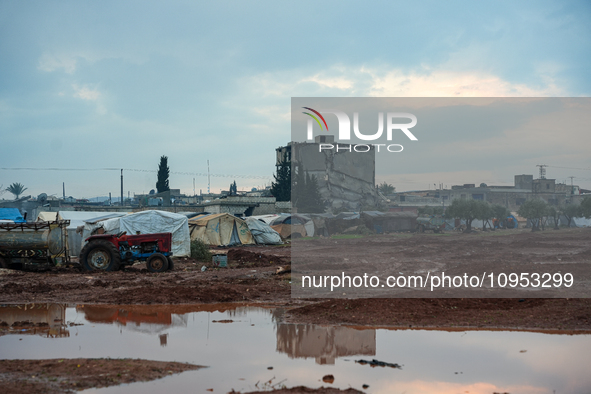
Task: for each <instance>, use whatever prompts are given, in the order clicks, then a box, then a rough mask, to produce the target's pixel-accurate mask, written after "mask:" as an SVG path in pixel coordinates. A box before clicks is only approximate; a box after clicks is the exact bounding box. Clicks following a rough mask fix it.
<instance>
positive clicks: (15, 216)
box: [0, 208, 26, 223]
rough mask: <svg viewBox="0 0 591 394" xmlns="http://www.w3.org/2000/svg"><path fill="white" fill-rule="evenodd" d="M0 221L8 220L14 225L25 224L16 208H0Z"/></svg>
mask: <svg viewBox="0 0 591 394" xmlns="http://www.w3.org/2000/svg"><path fill="white" fill-rule="evenodd" d="M0 220H9V221H11V222H14V223H25V222H26V220H25V219H24V218H23V215H21V212H20V211H19V210H18V208H0Z"/></svg>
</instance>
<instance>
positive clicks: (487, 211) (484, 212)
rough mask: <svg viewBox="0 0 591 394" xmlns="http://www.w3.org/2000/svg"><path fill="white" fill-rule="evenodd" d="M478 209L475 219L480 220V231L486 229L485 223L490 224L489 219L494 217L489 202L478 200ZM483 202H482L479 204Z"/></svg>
mask: <svg viewBox="0 0 591 394" xmlns="http://www.w3.org/2000/svg"><path fill="white" fill-rule="evenodd" d="M478 203H479V204H478V209H477V212H476V219H478V220H482V231H484V230H486V225H487V224H488V226H489V227H491V228H492V226H491V225H490V223H489V220H490V219H492V218H493V217H494V212H493V210H492V207H491V206H490V204H489V203H487V202H485V201H478ZM481 203H483V204H481Z"/></svg>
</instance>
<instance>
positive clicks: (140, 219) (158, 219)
mask: <svg viewBox="0 0 591 394" xmlns="http://www.w3.org/2000/svg"><path fill="white" fill-rule="evenodd" d="M98 227H102V228H103V229H104V230H105V234H117V233H119V232H121V231H127V234H129V235H133V234H136V233H137V232H138V231H139V232H140V234H153V233H172V253H173V256H176V257H182V256H189V255H190V253H191V239H190V234H189V224H188V220H187V217H186V216H185V215H179V214H176V213H172V212H165V211H157V210H149V211H142V212H136V213H130V214H128V215H125V216H122V217H120V218H114V219H107V220H104V221H99V222H96V223H88V222H86V224H85V225H84V231H83V236H84V239H86V238H88V237H89V236H90V235H91V234H92V232H93V231H94V230H95V229H97V228H98Z"/></svg>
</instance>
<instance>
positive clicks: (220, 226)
mask: <svg viewBox="0 0 591 394" xmlns="http://www.w3.org/2000/svg"><path fill="white" fill-rule="evenodd" d="M189 226H190V227H191V241H193V240H197V239H200V240H202V241H203V242H204V243H205V244H207V245H216V246H231V245H240V244H242V245H254V244H255V240H254V237H253V235H252V233H251V232H250V230H249V229H248V226H247V225H246V222H245V221H244V220H242V219H240V218H237V217H236V216H233V215H230V214H229V213H217V214H212V215H201V216H197V217H195V218H193V219H190V220H189Z"/></svg>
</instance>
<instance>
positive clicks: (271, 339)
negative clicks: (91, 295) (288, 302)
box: [0, 304, 591, 394]
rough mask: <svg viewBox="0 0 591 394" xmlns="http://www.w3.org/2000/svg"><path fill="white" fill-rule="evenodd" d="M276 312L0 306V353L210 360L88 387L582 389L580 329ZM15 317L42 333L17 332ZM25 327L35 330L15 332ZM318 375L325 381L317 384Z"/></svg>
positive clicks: (584, 358)
mask: <svg viewBox="0 0 591 394" xmlns="http://www.w3.org/2000/svg"><path fill="white" fill-rule="evenodd" d="M282 315H283V311H282V310H280V309H274V310H273V309H266V308H261V307H251V306H245V305H228V304H224V305H205V306H204V305H182V306H96V305H78V306H76V307H67V306H66V305H56V304H37V305H34V306H33V305H32V304H29V305H27V306H24V305H0V321H2V322H5V323H4V324H3V325H2V326H0V329H1V331H2V333H4V334H15V335H4V336H1V337H0V349H2V358H4V359H43V358H76V357H87V358H98V357H111V358H125V357H128V358H142V359H150V360H162V361H181V362H190V363H194V364H198V365H207V366H210V368H206V369H202V370H199V371H191V372H185V373H183V374H180V375H175V376H171V377H167V378H164V379H161V380H158V381H154V382H147V383H133V384H130V385H122V386H118V387H110V388H104V389H96V390H87V392H93V393H94V392H101V393H159V392H164V391H168V392H209V391H206V390H207V389H213V390H214V391H213V392H218V393H226V392H229V391H231V390H232V389H234V390H236V391H242V392H248V391H254V390H255V389H256V388H257V386H256V384H257V382H266V381H269V380H271V381H272V382H280V381H283V384H285V385H286V386H287V387H293V386H298V385H305V386H308V387H320V386H322V385H324V386H331V387H339V388H343V389H345V388H348V387H349V386H351V387H354V388H358V389H361V388H362V386H363V385H364V384H367V385H369V388H367V389H365V390H363V391H365V392H368V393H392V392H407V393H432V392H437V393H457V392H460V393H465V392H469V393H471V394H479V393H487V394H490V393H493V392H509V393H535V394H538V393H553V392H554V391H555V392H557V393H584V392H589V388H590V387H591V375H590V374H589V373H588V366H589V365H591V340H590V339H591V336H590V335H548V334H544V333H532V332H506V331H505V332H504V331H465V332H448V331H437V330H412V331H411V330H384V329H365V330H363V329H361V330H359V329H355V328H350V327H341V326H319V325H312V324H287V323H283V322H282ZM214 321H216V322H217V323H214ZM15 322H21V323H19V324H20V325H21V326H22V325H23V324H22V322H30V324H31V325H30V326H28V328H27V330H30V329H32V330H46V331H18V330H20V329H21V328H20V326H19V327H17V326H13V324H14V323H15ZM222 322H224V323H225V324H219V323H222ZM66 326H67V329H66ZM51 330H53V331H51ZM60 330H61V331H60ZM68 330H69V331H68ZM50 332H51V335H50V334H49V333H50ZM66 332H67V334H65V333H66ZM30 333H36V334H41V336H39V335H23V334H30ZM524 350H525V352H524ZM312 359H313V360H312ZM359 359H365V360H368V361H369V360H372V359H376V360H381V361H385V362H387V363H392V364H399V365H403V369H397V368H377V367H376V368H369V367H368V366H367V365H363V364H360V363H355V360H359ZM270 367H272V369H269V368H270ZM325 375H333V376H334V382H332V383H326V382H323V381H322V377H323V376H325ZM259 387H260V384H259Z"/></svg>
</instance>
